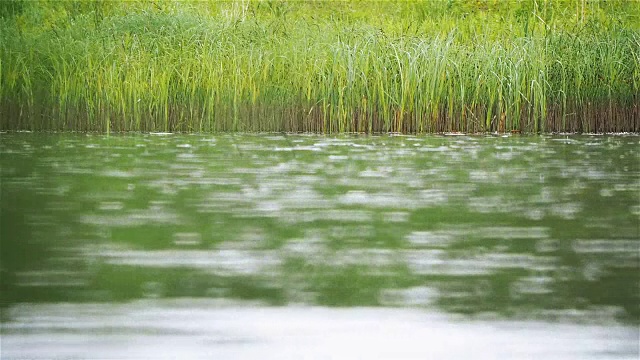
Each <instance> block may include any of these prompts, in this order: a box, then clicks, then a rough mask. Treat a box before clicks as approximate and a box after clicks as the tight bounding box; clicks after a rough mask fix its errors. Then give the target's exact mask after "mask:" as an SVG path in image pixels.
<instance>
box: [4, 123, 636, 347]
mask: <svg viewBox="0 0 640 360" xmlns="http://www.w3.org/2000/svg"><path fill="white" fill-rule="evenodd" d="M0 136H1V137H0V154H1V158H0V165H1V176H2V177H1V180H2V182H1V187H2V193H1V196H2V213H1V215H2V228H1V230H2V234H1V235H2V236H1V238H0V241H1V244H0V245H1V249H2V251H1V254H2V294H3V295H2V297H3V304H4V305H3V307H4V308H5V311H3V321H4V323H3V332H4V333H5V335H3V343H5V342H7V344H15V347H10V350H11V351H14V350H15V351H17V350H16V349H22V348H25V343H24V342H21V341H27V340H28V339H31V338H29V336H35V335H34V334H39V331H43V330H42V329H43V328H44V329H46V334H47V336H54V337H55V336H60V337H62V338H64V337H65V336H66V335H65V334H67V333H68V329H67V328H65V326H67V325H64V326H63V325H62V324H70V323H73V321H71V322H70V321H68V320H64V321H63V320H62V319H59V320H55V321H54V322H56V321H59V322H60V324H59V326H58V327H56V326H49V325H46V324H48V322H47V321H49V320H47V316H46V314H47V313H48V312H50V311H54V312H57V313H62V314H64V315H65V316H71V317H74V316H77V317H75V319H76V320H77V321H80V322H82V321H84V320H82V319H84V318H83V316H85V317H86V316H87V315H86V314H85V313H83V311H85V310H83V309H87V308H88V309H91V310H90V314H91V315H90V316H89V318H91V317H94V318H95V319H100V320H99V321H98V325H95V326H94V327H91V332H90V333H92V334H97V333H100V331H104V329H105V328H106V329H110V330H107V331H111V332H113V333H115V334H117V333H120V332H122V331H124V330H125V329H124V328H123V326H125V325H123V324H124V323H122V322H120V323H119V322H117V321H116V322H115V323H114V324H113V325H100V324H107V323H109V321H110V320H108V319H112V320H113V318H112V317H111V314H112V312H113V309H114V307H115V308H117V309H120V310H118V311H124V312H126V311H133V310H131V309H130V308H129V307H128V306H129V305H126V304H147V305H145V306H146V308H147V309H148V311H156V312H158V313H160V312H164V311H168V310H167V309H171V308H172V306H171V305H167V301H169V300H171V299H178V300H179V299H183V300H184V299H188V300H184V301H183V302H182V303H181V304H182V306H183V307H184V306H186V307H187V308H188V306H187V305H184V304H185V301H186V303H187V304H190V303H193V304H194V306H193V309H191V310H193V311H194V312H195V313H197V312H198V311H199V310H198V307H197V306H196V305H195V304H197V303H198V301H199V300H197V299H206V300H207V301H214V303H213V304H217V302H215V301H221V300H224V301H234V302H238V301H242V302H239V304H244V301H251V304H253V305H252V306H256V304H259V306H260V307H259V308H258V309H263V310H264V311H269V314H272V315H270V316H272V318H269V320H268V321H273V319H274V318H277V317H278V316H282V317H283V318H294V319H295V318H298V313H296V312H295V311H296V310H295V309H298V308H299V307H300V306H302V307H303V308H305V307H310V309H321V310H318V311H333V310H329V309H326V308H325V307H327V306H329V307H336V306H337V307H341V308H342V307H345V308H346V309H344V310H345V311H349V310H350V311H353V312H352V313H350V314H351V315H347V318H349V316H355V317H356V318H358V319H361V317H360V315H359V314H360V313H359V312H358V311H362V308H370V307H372V306H373V307H378V306H382V307H385V308H389V307H392V308H404V309H405V310H397V311H399V312H398V315H397V316H400V317H402V316H407V315H406V314H407V313H406V312H408V313H410V314H413V313H412V312H413V311H416V312H417V313H420V314H425V315H424V316H427V315H426V314H442V316H445V314H448V315H446V316H456V319H462V320H457V321H459V322H457V323H455V324H457V325H455V326H461V327H460V328H459V329H461V330H460V331H462V332H460V334H461V335H460V338H459V339H458V338H455V337H454V338H452V339H457V340H455V341H462V340H460V339H465V338H466V335H462V334H463V332H465V331H472V332H474V331H475V332H478V333H480V332H482V330H481V328H482V327H483V326H489V325H487V324H498V323H499V322H500V321H516V323H515V324H518V325H517V327H520V328H528V327H530V326H533V327H534V328H535V326H534V324H540V323H539V322H542V324H547V325H548V326H549V328H548V329H547V330H549V331H555V330H553V329H556V328H554V326H555V327H557V326H560V325H558V324H566V323H571V324H573V325H572V326H576V328H575V329H574V328H572V329H573V330H567V331H568V332H567V333H566V334H574V332H572V331H574V330H575V331H577V333H580V334H582V333H581V331H582V332H583V331H587V333H589V334H592V335H593V333H592V332H590V331H591V330H589V329H590V328H589V326H591V327H593V326H600V327H604V328H599V330H597V331H606V329H609V330H611V331H614V332H615V331H623V332H625V331H627V333H626V337H625V336H622V338H623V339H624V341H622V342H621V344H622V345H620V344H618V345H620V346H618V345H615V346H614V345H612V344H611V343H607V344H606V345H603V349H600V350H597V351H596V350H593V349H592V350H593V351H591V350H589V351H587V352H588V353H589V354H591V355H590V356H593V357H595V358H609V357H611V358H624V357H625V356H629V355H632V356H635V354H637V347H638V344H637V324H638V323H639V322H640V321H639V316H640V305H639V304H640V272H639V261H640V260H639V259H640V253H639V246H640V240H639V238H640V234H639V231H640V230H639V221H640V153H639V152H638V144H639V138H638V137H637V136H571V137H567V136H540V137H519V136H513V137H492V136H487V137H482V136H480V137H458V136H456V137H448V136H429V137H413V136H377V137H375V136H370V137H364V136H341V137H320V136H302V135H301V136H293V135H290V136H288V135H280V134H274V135H230V134H229V135H224V134H223V135H215V136H212V135H167V134H149V135H115V136H114V135H111V136H103V135H79V134H64V135H62V134H23V133H15V134H1V135H0ZM61 303H65V304H66V305H63V304H61ZM273 305H276V306H286V307H283V308H274V309H270V308H266V307H264V306H273ZM56 306H57V307H56ZM65 306H67V307H65ZM145 306H142V307H141V306H138V307H136V309H142V310H144V308H145ZM207 308H208V309H209V310H210V311H212V314H214V315H211V314H209V315H203V316H202V317H203V318H206V317H207V316H215V314H218V315H220V314H222V315H221V316H223V315H224V314H226V312H225V311H224V309H225V308H220V309H218V308H217V307H216V305H208V306H207ZM241 308H243V309H246V307H243V306H241ZM406 308H412V310H407V309H406ZM123 309H124V310H123ZM251 309H254V308H253V307H252V308H251ZM268 309H270V310H268ZM277 309H279V310H277ZM358 309H360V310H358ZM251 311H253V310H247V309H246V310H245V312H246V313H245V314H244V315H243V316H246V317H252V316H254V315H255V314H254V313H252V312H251ZM278 311H280V312H282V313H278ZM336 311H337V310H336ZM380 311H382V309H380ZM365 313H366V314H369V315H368V316H373V317H375V316H378V315H371V314H375V313H367V312H366V311H365ZM30 314H40V315H41V316H35V315H30ZM83 314H84V315H83ZM331 314H332V315H331V316H334V315H335V314H334V313H331ZM402 314H405V315H402ZM459 315H462V316H463V317H462V318H457V316H459ZM34 316H35V317H34ZM335 316H338V318H339V320H337V321H338V322H337V325H331V326H333V327H338V328H340V327H342V326H343V324H342V323H341V322H340V321H342V320H340V319H342V318H340V315H335ZM438 316H440V315H438ZM364 318H365V319H366V318H367V317H366V316H365V317H364ZM196 319H197V317H196ZM439 319H440V318H439ZM443 319H445V320H442V319H440V320H438V321H440V322H438V324H439V325H437V324H436V325H434V326H435V327H434V328H437V327H438V326H444V327H447V326H454V325H451V323H450V320H446V319H448V318H446V317H445V318H443ZM464 319H466V320H464ZM478 319H482V320H478ZM158 321H160V320H158ZM196 321H197V320H196ZM260 321H261V320H260ZM265 321H266V320H265ZM313 321H315V320H313ZM345 321H350V320H345ZM467 321H468V323H467ZM474 321H484V322H486V323H481V324H480V325H478V323H473V322H474ZM522 321H524V322H522ZM125 323H126V322H125ZM365 323H366V321H365ZM474 324H475V325H474ZM527 324H528V325H527ZM325 325H326V324H325ZM325 325H322V323H319V325H318V327H315V328H314V327H313V326H311V327H310V328H311V329H316V331H318V334H322V333H324V332H325V331H324V330H320V329H322V326H325ZM423 325H424V324H423ZM423 325H421V326H423ZM467 325H468V327H465V326H467ZM68 326H70V325H68ZM109 326H111V327H109ZM513 326H516V325H513ZM536 326H538V325H536ZM539 326H542V325H539ZM364 327H365V328H366V326H364ZM276 328H277V326H276ZM347 328H348V326H347ZM38 329H40V330H38ZM65 329H66V330H65ZM100 329H103V330H100ZM171 329H173V330H171ZM179 329H180V327H179V326H178V327H177V328H170V330H167V331H168V332H169V333H172V332H176V333H179ZM474 329H475V330H474ZM603 329H604V330H603ZM615 329H618V330H615ZM619 329H623V330H619ZM624 329H626V330H624ZM427 330H428V327H424V326H423V327H422V328H421V327H420V326H417V327H416V330H415V331H416V332H417V333H420V331H427ZM221 331H222V330H221ZM225 331H226V330H225ZM429 331H430V330H429ZM597 331H596V332H597ZM223 332H224V331H223ZM559 332H560V333H561V332H562V331H559ZM454 333H455V332H454ZM577 333H576V334H577ZM492 334H495V335H496V337H494V338H491V339H492V340H487V341H488V342H487V343H486V344H490V343H492V342H491V341H502V340H500V339H502V338H501V337H500V336H502V335H500V334H501V333H500V332H499V331H498V332H496V333H492ZM535 334H538V333H536V332H535V331H534V332H533V333H532V334H528V335H526V337H529V336H532V337H534V338H535V336H536V335H535ZM634 335H635V338H634ZM318 336H319V335H318ZM376 336H377V335H376ZM523 336H524V335H523ZM568 336H570V335H568ZM576 336H577V335H576ZM223 337H224V336H223ZM594 338H597V336H596V337H594ZM7 339H9V340H7ZM35 339H37V336H36V338H35ZM96 339H99V337H96ZM319 339H324V338H322V337H321V338H319ZM325 340H326V339H325ZM449 340H450V341H454V340H451V339H449ZM33 341H35V342H34V343H33V344H36V345H33V344H32V346H31V349H36V350H37V349H39V346H44V348H46V346H45V345H43V343H42V342H38V341H37V340H33ZM96 341H97V340H96ZM105 341H107V340H105ZM108 341H114V342H117V341H116V340H113V339H111V340H108ZM322 341H324V340H322ZM63 343H64V342H63ZM30 344H31V343H30ZM486 344H485V345H486ZM616 344H617V343H616ZM85 345H86V344H85ZM101 345H102V346H106V347H109V344H104V343H102V344H101ZM208 346H209V347H213V348H217V345H215V342H213V343H211V344H209V345H208ZM323 346H324V345H323ZM522 346H523V347H522V351H523V354H528V355H526V356H525V355H523V356H522V358H526V357H529V355H530V356H534V355H532V354H535V352H534V353H532V352H531V351H533V348H530V347H527V346H525V345H522ZM576 346H578V347H579V345H576ZM6 348H7V346H6V344H5V346H4V347H3V352H4V351H7V350H5V349H6ZM249 348H252V347H251V346H249ZM527 349H529V350H527ZM49 350H51V349H49ZM254 350H255V349H254ZM583 350H584V349H583ZM25 351H26V350H25ZM34 351H35V350H34ZM527 351H528V352H527ZM562 351H564V350H558V351H556V352H553V351H552V353H554V354H558V353H562ZM585 351H586V350H585ZM257 353H259V351H258V352H257ZM257 353H256V354H257ZM10 354H12V356H15V357H21V356H23V355H24V356H27V355H29V354H30V355H29V356H28V357H34V356H36V355H37V353H36V354H35V355H34V354H33V353H29V352H25V353H22V352H20V351H17V352H10ZM21 354H22V355H21ZM65 354H66V353H65ZM82 354H84V355H86V353H82ZM418 354H424V353H420V352H419V353H418ZM494 354H495V353H494ZM549 354H551V353H546V355H544V356H547V355H549ZM576 354H578V355H575V354H574V355H575V356H576V357H577V358H581V357H582V356H581V355H580V354H579V353H576ZM449 355H450V356H449V357H451V358H453V357H455V356H456V355H455V354H454V353H450V354H449ZM538 355H539V354H538ZM538 355H535V356H538ZM66 356H74V355H73V354H71V355H69V354H67V355H66ZM114 356H115V355H114ZM229 356H230V355H229ZM247 356H249V357H250V355H247ZM541 356H542V355H541ZM572 356H573V355H572ZM230 357H232V356H230ZM292 358H293V357H292ZM407 358H410V356H408V357H407ZM559 358H562V357H561V356H560V357H559Z"/></svg>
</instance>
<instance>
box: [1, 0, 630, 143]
mask: <svg viewBox="0 0 640 360" xmlns="http://www.w3.org/2000/svg"><path fill="white" fill-rule="evenodd" d="M637 5H638V4H637V2H634V1H626V0H609V1H586V0H568V1H547V0H531V1H529V0H526V1H502V0H478V1H471V0H446V1H436V0H433V1H424V2H422V1H415V2H413V1H412V2H406V1H382V2H377V1H330V2H325V1H304V2H302V1H289V2H284V1H236V2H181V1H169V0H167V1H163V0H154V1H151V0H149V1H138V2H116V1H114V2H110V1H52V2H34V1H4V2H2V3H0V16H1V17H0V51H1V54H0V129H3V130H17V129H25V130H74V131H75V130H77V131H131V130H133V131H197V132H207V131H293V132H296V131H312V132H389V131H394V132H419V133H421V132H443V131H462V132H482V131H499V132H502V131H511V130H515V131H522V132H553V131H571V132H573V131H577V132H618V131H635V132H638V131H640V109H639V105H638V104H639V102H640V101H639V100H640V98H639V95H638V94H639V93H640V91H639V90H640V50H639V49H640V25H639V24H640V6H637Z"/></svg>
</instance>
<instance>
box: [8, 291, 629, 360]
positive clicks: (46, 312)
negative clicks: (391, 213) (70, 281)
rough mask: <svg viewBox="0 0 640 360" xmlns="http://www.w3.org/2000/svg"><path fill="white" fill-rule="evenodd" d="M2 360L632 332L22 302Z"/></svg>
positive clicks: (479, 355) (567, 344)
mask: <svg viewBox="0 0 640 360" xmlns="http://www.w3.org/2000/svg"><path fill="white" fill-rule="evenodd" d="M10 316H11V318H12V319H13V320H12V321H10V322H7V323H5V324H4V328H3V336H2V358H3V359H25V358H29V359H51V358H82V359H97V358H100V359H261V360H262V359H278V360H286V359H349V360H350V359H394V360H395V359H464V360H466V359H479V360H482V359H545V360H554V359H562V360H572V359H637V358H638V336H639V331H638V329H637V327H627V326H621V325H616V324H610V325H579V324H571V323H550V322H541V321H504V320H502V321H500V320H492V319H488V320H466V319H460V318H454V317H450V316H446V315H443V314H439V313H433V312H427V311H422V310H418V309H397V308H347V309H331V308H323V307H279V308H278V307H264V306H255V305H252V306H246V305H239V304H234V303H231V304H229V303H224V302H222V303H221V302H215V301H199V300H194V299H185V300H178V301H171V300H145V301H138V302H134V303H131V304H121V305H104V304H102V305H97V304H73V305H72V304H58V305H21V306H18V307H14V308H13V309H11V312H10Z"/></svg>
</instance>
